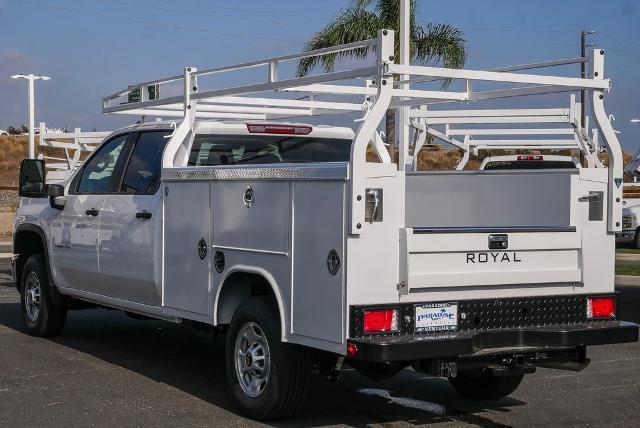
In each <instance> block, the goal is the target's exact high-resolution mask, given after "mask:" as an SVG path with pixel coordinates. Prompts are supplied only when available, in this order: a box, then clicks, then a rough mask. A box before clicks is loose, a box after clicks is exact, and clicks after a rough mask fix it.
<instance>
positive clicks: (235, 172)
mask: <svg viewBox="0 0 640 428" xmlns="http://www.w3.org/2000/svg"><path fill="white" fill-rule="evenodd" d="M348 178H349V163H348V162H323V163H306V164H297V163H282V164H269V165H242V166H238V165H230V166H224V165H220V166H199V167H193V166H192V167H178V168H164V169H163V170H162V180H165V181H183V180H185V181H187V180H188V181H203V180H220V181H237V180H347V179H348Z"/></svg>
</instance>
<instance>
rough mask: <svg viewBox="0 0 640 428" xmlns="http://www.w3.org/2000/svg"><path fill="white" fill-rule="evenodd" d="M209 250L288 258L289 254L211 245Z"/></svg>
mask: <svg viewBox="0 0 640 428" xmlns="http://www.w3.org/2000/svg"><path fill="white" fill-rule="evenodd" d="M211 248H213V249H214V250H227V251H246V252H249V253H260V254H273V255H276V256H288V255H289V253H285V252H283V251H273V250H259V249H256V248H241V247H229V246H225V245H212V246H211Z"/></svg>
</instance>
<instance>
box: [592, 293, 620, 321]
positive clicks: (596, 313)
mask: <svg viewBox="0 0 640 428" xmlns="http://www.w3.org/2000/svg"><path fill="white" fill-rule="evenodd" d="M615 316H616V299H615V297H589V298H588V299H587V318H589V319H594V318H614V317H615Z"/></svg>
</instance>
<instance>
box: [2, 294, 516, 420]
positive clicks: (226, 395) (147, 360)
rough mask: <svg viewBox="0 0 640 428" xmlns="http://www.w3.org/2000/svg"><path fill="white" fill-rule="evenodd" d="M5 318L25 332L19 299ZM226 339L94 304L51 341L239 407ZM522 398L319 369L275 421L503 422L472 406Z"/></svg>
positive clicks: (501, 408)
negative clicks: (484, 398)
mask: <svg viewBox="0 0 640 428" xmlns="http://www.w3.org/2000/svg"><path fill="white" fill-rule="evenodd" d="M16 297H17V295H16ZM0 324H2V325H3V326H5V327H8V328H10V329H13V330H16V331H19V332H22V333H24V329H23V326H22V321H21V319H20V307H19V304H18V303H2V304H0ZM222 339H223V338H220V339H219V340H217V341H208V340H204V339H200V338H197V337H195V336H194V335H193V334H191V332H190V331H189V330H187V329H185V328H183V327H181V326H178V325H174V324H171V323H166V322H162V321H139V320H133V319H130V318H128V317H126V316H125V315H124V314H123V313H122V312H120V311H112V310H106V309H91V310H83V311H74V312H70V313H69V317H68V319H67V324H66V326H65V329H64V330H63V332H62V335H61V336H58V337H56V338H53V339H48V340H51V341H52V342H54V343H56V344H58V345H62V346H65V347H67V348H70V349H73V350H75V351H78V352H82V353H85V354H88V355H91V356H93V357H96V358H98V359H100V360H102V361H104V362H106V363H108V364H112V365H116V366H120V367H122V368H125V369H127V370H131V371H133V372H136V373H138V374H140V375H143V376H145V377H147V378H149V379H152V380H154V381H156V382H161V383H165V384H168V385H171V386H173V387H175V388H177V389H179V390H181V391H184V392H186V393H188V394H191V395H193V396H195V397H198V398H200V399H202V400H204V401H206V402H208V403H210V404H212V405H214V406H217V407H219V408H222V409H225V410H227V411H230V412H233V413H236V414H237V410H236V409H235V407H234V404H233V401H232V398H231V396H230V392H229V390H228V387H227V381H226V372H225V368H224V352H223V349H224V340H222ZM35 340H47V339H35ZM123 394H127V391H123ZM524 404H525V403H523V402H521V401H518V400H515V399H512V398H505V399H502V400H500V401H496V402H491V403H482V402H476V401H470V400H466V399H463V398H461V397H460V396H458V395H457V394H456V393H455V391H454V390H453V388H452V387H451V386H450V385H449V383H448V382H447V381H446V380H444V379H435V378H429V377H426V376H422V375H419V374H416V373H415V372H413V371H410V370H405V371H403V372H401V373H400V374H399V375H398V376H396V377H395V378H393V379H390V380H387V381H381V382H373V381H370V380H368V379H366V378H364V377H362V376H361V375H359V374H358V373H357V372H355V371H353V370H347V371H345V372H344V374H343V376H342V377H341V380H340V381H338V382H337V383H329V382H326V381H325V380H324V379H322V378H321V377H320V376H319V375H314V376H313V377H312V381H311V385H310V391H309V399H308V400H307V404H306V406H305V408H304V409H303V411H302V413H301V414H300V416H299V417H297V418H295V419H291V420H288V421H284V422H281V423H278V424H277V425H279V426H309V425H315V426H317V425H329V424H347V425H351V426H368V425H369V424H371V423H389V422H404V423H410V424H434V423H441V422H446V421H459V422H464V423H471V424H474V425H478V426H487V427H488V426H501V425H499V424H496V423H495V422H494V421H492V420H490V419H488V418H485V417H483V416H479V415H476V414H475V413H480V412H482V411H485V410H491V411H493V412H500V413H502V412H509V411H510V410H509V408H510V407H513V406H520V405H524ZM158 406H159V407H161V406H162V403H158Z"/></svg>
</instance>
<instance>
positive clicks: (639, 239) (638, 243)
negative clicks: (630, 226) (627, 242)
mask: <svg viewBox="0 0 640 428" xmlns="http://www.w3.org/2000/svg"><path fill="white" fill-rule="evenodd" d="M633 248H636V249H639V250H640V229H636V233H635V234H634V235H633Z"/></svg>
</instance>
